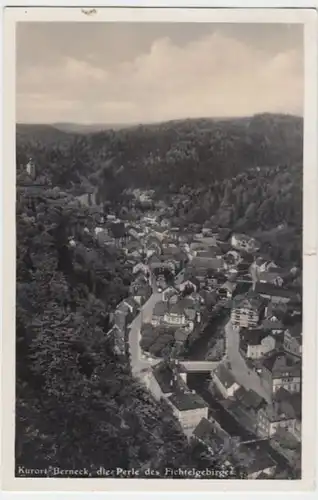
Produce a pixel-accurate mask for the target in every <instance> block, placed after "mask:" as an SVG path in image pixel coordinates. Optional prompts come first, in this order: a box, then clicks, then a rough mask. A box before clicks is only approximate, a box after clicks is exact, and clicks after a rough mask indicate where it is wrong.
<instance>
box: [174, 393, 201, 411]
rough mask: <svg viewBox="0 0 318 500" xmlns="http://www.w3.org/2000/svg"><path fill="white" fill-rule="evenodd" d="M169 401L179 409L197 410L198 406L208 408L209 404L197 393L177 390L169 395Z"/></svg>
mask: <svg viewBox="0 0 318 500" xmlns="http://www.w3.org/2000/svg"><path fill="white" fill-rule="evenodd" d="M169 401H170V402H171V403H172V404H173V406H175V407H176V408H177V409H178V410H179V411H187V410H195V409H197V408H206V407H207V406H208V404H207V403H206V402H205V401H204V399H202V398H201V396H199V395H198V394H196V393H193V392H182V391H180V392H177V393H175V394H172V395H171V396H170V397H169Z"/></svg>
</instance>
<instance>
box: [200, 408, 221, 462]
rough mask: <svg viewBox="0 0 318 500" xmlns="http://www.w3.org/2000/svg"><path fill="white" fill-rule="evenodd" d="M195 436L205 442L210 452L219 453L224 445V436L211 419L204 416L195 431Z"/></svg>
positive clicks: (212, 453) (202, 442)
mask: <svg viewBox="0 0 318 500" xmlns="http://www.w3.org/2000/svg"><path fill="white" fill-rule="evenodd" d="M193 437H194V438H195V439H196V440H197V441H199V442H200V443H201V444H203V445H204V446H205V447H206V448H207V450H208V451H209V453H210V454H211V455H212V456H213V455H219V454H220V452H221V451H222V450H223V447H224V441H225V439H224V437H223V436H222V435H220V433H219V432H218V431H217V429H216V426H215V425H214V424H213V422H212V421H211V420H208V419H207V418H205V417H203V418H202V419H201V420H200V422H199V423H198V425H197V426H196V428H195V429H194V431H193Z"/></svg>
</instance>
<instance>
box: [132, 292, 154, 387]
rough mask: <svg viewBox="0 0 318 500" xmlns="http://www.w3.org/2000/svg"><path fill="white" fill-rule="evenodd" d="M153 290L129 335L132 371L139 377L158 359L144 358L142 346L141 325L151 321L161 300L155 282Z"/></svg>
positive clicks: (133, 322) (134, 321)
mask: <svg viewBox="0 0 318 500" xmlns="http://www.w3.org/2000/svg"><path fill="white" fill-rule="evenodd" d="M152 291H153V293H152V295H151V296H150V298H149V299H148V300H147V302H146V303H145V304H144V305H143V306H142V308H141V310H140V312H139V314H138V315H137V316H136V318H135V319H134V320H133V321H132V323H131V325H130V330H129V335H128V343H129V354H130V366H131V371H132V374H133V375H134V376H136V377H137V378H138V377H139V376H140V375H141V373H142V372H143V371H144V370H145V369H147V368H149V366H151V365H153V364H155V363H156V361H151V360H148V359H146V358H143V357H142V351H141V348H140V330H141V326H142V324H143V323H147V322H150V320H151V317H152V311H153V308H154V307H155V305H156V303H157V302H159V301H160V300H161V293H158V291H157V288H156V284H155V283H153V284H152Z"/></svg>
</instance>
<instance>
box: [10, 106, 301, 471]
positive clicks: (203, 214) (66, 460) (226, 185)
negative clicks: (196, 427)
mask: <svg viewBox="0 0 318 500" xmlns="http://www.w3.org/2000/svg"><path fill="white" fill-rule="evenodd" d="M301 143H302V122H301V120H300V119H297V118H292V117H288V116H271V115H260V116H256V117H254V118H251V119H241V120H224V121H216V120H188V121H187V120H186V121H180V122H169V123H166V124H159V125H152V126H139V127H132V128H130V129H123V130H117V131H114V130H108V131H105V132H100V133H95V134H86V135H80V134H66V133H64V132H62V131H60V130H57V129H54V128H53V127H40V126H37V127H33V128H32V127H31V128H28V127H22V128H21V126H18V129H17V214H16V217H17V219H16V220H17V307H16V355H17V356H16V359H17V367H16V380H17V403H16V460H17V465H18V464H20V463H21V464H24V465H25V466H28V465H29V466H30V467H34V464H35V463H36V465H37V466H38V467H43V466H45V465H48V464H50V465H55V464H56V465H59V466H61V467H64V468H74V467H90V468H92V470H93V469H94V468H97V467H100V466H104V467H105V468H107V467H114V466H118V467H124V468H131V467H134V466H138V467H146V466H152V467H158V468H160V467H163V465H164V466H166V467H169V466H170V465H173V466H175V467H176V466H178V465H187V466H189V465H193V466H197V467H198V466H199V465H200V464H201V465H202V464H205V463H210V462H209V460H210V459H207V457H206V456H205V455H204V453H203V454H202V450H201V451H200V449H199V448H198V447H196V445H194V444H190V445H189V444H188V443H187V441H186V439H185V438H184V436H183V434H182V433H181V431H180V429H179V428H178V425H177V423H176V421H175V420H174V418H173V417H172V414H171V412H170V410H169V409H168V408H166V407H165V406H164V405H161V406H160V405H158V404H157V403H156V402H154V401H153V400H152V398H151V397H150V396H149V394H148V393H147V392H146V391H145V390H144V389H143V388H141V387H140V386H139V384H138V383H137V382H136V381H134V380H133V379H132V377H131V375H130V373H129V369H128V366H127V365H126V364H125V363H123V362H122V361H121V360H120V359H118V358H117V357H116V356H115V355H114V354H113V350H112V345H111V339H110V338H109V337H108V336H107V332H108V330H109V314H110V313H111V312H112V311H113V310H114V307H115V306H116V304H117V303H118V302H120V300H121V299H122V298H123V297H125V296H126V295H127V294H128V289H129V284H130V281H131V271H130V269H129V268H128V267H127V265H126V263H125V258H124V256H123V255H122V254H121V251H120V250H118V249H116V250H112V251H111V250H110V249H109V248H107V247H103V246H101V245H99V243H98V241H97V240H96V239H95V238H94V237H93V236H92V232H91V231H88V232H87V231H85V230H84V229H85V228H86V227H87V228H92V227H94V225H96V220H97V219H96V218H98V215H96V213H94V210H92V207H90V206H89V203H88V206H86V207H84V206H82V205H80V204H79V202H78V197H79V196H80V195H86V194H87V193H93V194H94V195H95V196H97V197H98V201H100V202H102V203H103V204H104V208H105V210H107V209H108V208H109V207H110V206H111V207H115V206H116V205H118V206H119V208H120V209H121V210H122V209H123V206H124V207H125V209H126V211H129V210H130V207H131V199H130V196H129V192H128V191H129V189H128V188H131V187H135V186H140V187H151V188H153V189H155V197H156V198H161V199H165V198H166V199H167V201H169V200H171V196H172V194H178V195H180V194H181V195H182V196H183V198H182V199H181V198H180V197H179V198H178V197H174V198H173V199H174V204H173V207H172V208H171V210H172V213H171V218H172V221H173V223H176V224H178V225H179V227H180V228H182V227H188V228H189V227H191V224H194V226H195V227H196V226H198V227H199V228H200V227H202V225H204V224H211V225H212V226H213V225H214V226H218V227H228V228H230V229H234V230H237V231H246V232H249V233H250V234H254V235H255V236H256V237H257V238H258V239H259V240H260V241H261V243H262V245H263V248H262V249H263V250H264V249H265V250H266V251H268V252H269V253H272V255H273V257H274V258H276V259H277V260H278V261H279V260H281V261H283V262H284V261H285V260H286V259H287V260H288V261H289V262H290V263H291V264H295V263H296V264H300V263H301V232H302V212H301V206H302V203H301V200H302V168H301V163H302V145H301ZM30 157H33V158H34V160H35V164H36V169H37V177H36V181H35V182H31V181H30V179H29V178H28V176H27V175H26V173H25V165H26V163H27V161H28V160H29V158H30ZM107 207H108V208H107ZM113 229H114V232H115V236H117V237H121V235H122V227H121V226H114V228H113ZM71 239H73V240H74V241H76V245H75V246H72V245H70V240H71ZM189 447H190V448H189Z"/></svg>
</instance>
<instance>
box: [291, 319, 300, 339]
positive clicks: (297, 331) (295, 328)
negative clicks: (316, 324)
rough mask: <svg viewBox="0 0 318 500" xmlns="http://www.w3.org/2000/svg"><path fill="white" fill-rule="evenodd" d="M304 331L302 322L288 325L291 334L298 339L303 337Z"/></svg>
mask: <svg viewBox="0 0 318 500" xmlns="http://www.w3.org/2000/svg"><path fill="white" fill-rule="evenodd" d="M302 331H303V326H302V324H301V323H300V322H297V323H295V324H294V325H293V326H291V327H288V332H289V334H290V335H291V336H292V337H294V338H295V339H298V340H300V339H301V337H302Z"/></svg>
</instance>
